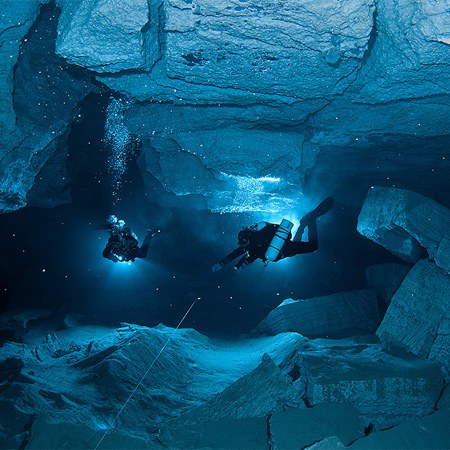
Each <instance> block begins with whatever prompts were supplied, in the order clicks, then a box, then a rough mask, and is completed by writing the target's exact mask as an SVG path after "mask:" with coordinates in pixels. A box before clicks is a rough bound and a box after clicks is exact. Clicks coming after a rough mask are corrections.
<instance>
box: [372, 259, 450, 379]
mask: <svg viewBox="0 0 450 450" xmlns="http://www.w3.org/2000/svg"><path fill="white" fill-rule="evenodd" d="M449 331H450V275H449V274H448V273H447V272H445V271H444V270H443V269H441V268H440V267H438V266H436V265H435V264H434V263H433V262H431V261H428V260H426V259H423V260H421V261H419V262H418V263H417V264H416V265H415V266H414V267H413V268H412V269H411V271H410V272H409V273H408V275H407V276H406V278H405V279H404V281H403V283H402V285H401V286H400V288H399V290H398V291H397V293H396V294H395V295H394V297H393V298H392V301H391V304H390V306H389V308H388V310H387V312H386V315H385V316H384V319H383V321H382V323H381V325H380V327H379V328H378V330H377V335H378V336H379V338H380V339H381V342H382V343H383V345H385V346H386V347H392V346H394V347H395V346H397V347H403V348H405V349H407V350H408V351H409V352H411V353H413V354H415V355H417V356H420V357H422V358H430V359H433V360H436V361H438V362H439V363H440V364H442V365H443V367H444V368H445V369H446V372H447V375H448V374H449V371H450V350H449V349H450V333H449Z"/></svg>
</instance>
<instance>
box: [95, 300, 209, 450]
mask: <svg viewBox="0 0 450 450" xmlns="http://www.w3.org/2000/svg"><path fill="white" fill-rule="evenodd" d="M199 299H200V297H198V298H196V299H195V300H194V301H193V302H192V305H191V306H190V307H189V309H188V310H187V311H186V314H185V315H184V316H183V318H182V319H181V320H180V322H179V323H178V325H177V326H176V328H175V329H174V330H173V331H172V333H171V335H170V336H169V339H167V341H166V343H165V344H164V345H163V346H162V348H161V350H160V351H159V353H158V354H157V355H156V356H155V359H154V360H153V361H152V363H151V364H150V365H149V366H148V369H147V370H146V371H145V373H144V375H142V377H141V379H140V380H139V383H138V384H137V385H136V387H135V388H134V389H133V391H132V392H131V394H130V395H129V397H128V398H127V400H126V402H125V403H124V404H123V405H122V407H121V408H120V410H119V412H118V413H117V414H116V417H114V419H113V421H112V423H111V427H110V428H107V429H106V431H105V432H104V433H103V436H102V437H101V439H100V440H99V441H98V443H97V445H96V446H95V447H94V450H97V448H98V447H99V445H100V444H101V443H102V441H103V439H105V437H106V435H107V434H108V431H109V430H110V429H111V428H112V427H113V426H114V424H115V422H116V420H117V419H118V418H119V416H120V414H121V413H122V411H123V410H124V409H125V406H127V404H128V402H129V401H130V400H131V397H133V395H134V393H135V392H136V391H137V390H138V389H139V386H140V385H141V384H142V382H143V381H144V378H145V377H146V376H147V374H148V373H149V372H150V370H151V369H152V367H153V366H154V365H155V363H156V361H157V360H158V358H159V357H160V356H161V353H162V352H163V351H164V349H165V348H166V347H167V344H168V343H169V342H170V341H171V340H172V337H173V335H174V333H175V331H177V330H178V328H180V326H181V324H182V323H183V321H184V319H186V317H187V315H188V314H189V313H190V311H191V309H192V308H193V307H194V305H195V303H196V302H197V300H199Z"/></svg>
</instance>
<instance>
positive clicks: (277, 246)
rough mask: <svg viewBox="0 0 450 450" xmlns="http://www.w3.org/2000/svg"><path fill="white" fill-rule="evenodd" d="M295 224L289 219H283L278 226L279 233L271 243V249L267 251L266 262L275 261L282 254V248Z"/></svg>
mask: <svg viewBox="0 0 450 450" xmlns="http://www.w3.org/2000/svg"><path fill="white" fill-rule="evenodd" d="M293 226H294V224H293V223H292V222H290V221H289V220H287V219H283V220H282V221H281V223H280V225H278V229H277V232H276V233H275V236H274V237H273V238H272V241H271V242H270V245H269V248H268V249H267V250H266V254H265V256H264V257H265V259H266V261H275V260H276V259H277V258H278V255H279V254H280V251H281V247H283V245H284V243H285V242H286V239H287V238H288V237H289V233H290V232H291V230H292V227H293Z"/></svg>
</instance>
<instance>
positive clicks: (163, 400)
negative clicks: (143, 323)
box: [0, 325, 443, 448]
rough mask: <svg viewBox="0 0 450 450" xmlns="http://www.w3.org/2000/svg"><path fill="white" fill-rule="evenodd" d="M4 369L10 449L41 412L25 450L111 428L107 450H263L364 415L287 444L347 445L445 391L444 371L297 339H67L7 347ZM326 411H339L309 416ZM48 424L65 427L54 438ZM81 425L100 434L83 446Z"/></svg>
mask: <svg viewBox="0 0 450 450" xmlns="http://www.w3.org/2000/svg"><path fill="white" fill-rule="evenodd" d="M35 339H36V336H35ZM162 349H163V351H161V350H162ZM264 354H266V355H265V356H263V355H264ZM261 358H263V361H262V362H261ZM0 362H3V363H2V367H3V369H4V370H3V373H4V379H3V381H2V384H1V386H2V401H3V402H4V408H3V409H2V411H6V412H7V413H8V414H11V411H12V409H11V408H12V407H14V408H15V409H14V411H15V412H14V414H15V417H16V416H17V420H16V421H15V424H17V426H16V425H14V424H12V423H9V422H8V421H6V420H3V419H2V423H8V424H9V425H8V427H7V429H6V428H5V429H4V430H3V433H4V435H5V439H8V440H9V441H11V440H12V441H14V442H21V441H23V440H24V439H28V438H27V436H29V430H30V427H31V424H32V422H35V418H34V415H35V414H36V412H39V415H40V417H44V416H45V420H44V422H45V423H42V422H37V423H36V424H35V426H34V428H33V429H34V431H33V430H32V433H31V434H32V440H31V442H34V443H33V444H31V443H30V445H35V446H36V447H38V446H39V445H44V443H46V446H48V447H50V448H51V447H52V446H55V447H58V445H60V442H61V439H63V438H64V439H66V440H70V442H72V443H73V445H72V446H74V447H76V446H77V445H80V446H84V445H85V438H86V436H89V439H90V438H91V437H92V440H95V439H97V438H100V434H101V431H100V432H99V433H97V434H94V431H95V430H106V429H110V428H112V427H116V426H117V427H119V432H118V434H115V433H114V432H112V431H113V430H111V432H112V433H111V435H109V433H108V435H109V436H110V437H109V438H108V440H107V442H110V443H111V444H108V445H113V443H114V439H113V438H114V436H116V437H117V438H118V439H119V440H118V442H119V443H120V442H122V441H123V442H128V443H129V445H132V444H131V442H133V439H135V438H136V439H137V441H136V442H137V443H136V445H137V446H140V445H141V444H140V443H139V442H142V441H141V440H140V439H141V437H143V439H144V441H145V442H147V443H148V445H149V446H150V447H151V446H152V445H153V443H152V442H153V441H152V437H153V438H154V437H156V436H158V438H159V440H160V441H161V442H162V443H163V444H164V445H167V446H169V447H171V448H199V447H200V446H201V445H200V443H201V442H204V443H205V444H203V445H204V446H206V443H210V445H211V446H213V447H215V448H223V445H224V444H223V443H224V442H227V445H228V447H229V446H230V445H231V444H230V443H233V447H236V448H237V447H240V446H244V447H240V448H245V446H247V447H248V448H255V447H257V448H260V446H261V445H264V444H262V443H263V442H267V439H268V435H267V430H268V428H267V427H268V425H270V426H271V424H273V430H274V433H273V439H274V442H275V441H276V440H277V439H284V438H283V436H282V434H283V433H282V432H281V429H282V428H283V427H284V425H283V423H285V422H286V420H287V419H286V418H289V421H290V423H291V422H292V421H294V422H295V421H300V422H302V421H303V420H305V421H307V420H312V421H315V420H316V419H317V417H328V416H327V414H328V415H329V414H330V413H329V412H327V411H334V412H335V414H334V415H336V414H338V415H339V418H336V420H337V421H338V422H339V421H340V420H341V419H342V417H341V416H343V415H344V414H345V416H346V417H352V418H353V417H356V415H358V414H359V415H360V416H361V420H362V425H361V426H359V425H357V422H358V421H357V420H356V419H355V420H353V419H352V420H351V421H350V423H348V427H346V428H344V429H343V430H342V431H339V432H338V431H336V428H333V427H328V426H325V425H324V426H322V425H319V424H316V425H317V426H313V425H311V426H308V427H307V429H298V430H291V435H290V436H292V437H293V438H295V440H300V441H301V442H305V445H308V444H309V445H312V444H313V443H314V442H315V441H316V440H322V439H325V438H327V437H328V436H330V435H337V436H339V437H340V438H341V439H342V440H343V441H345V442H348V441H349V440H351V439H352V436H354V437H355V438H356V437H357V436H359V435H362V433H363V430H364V427H366V426H368V425H369V424H371V423H372V424H375V425H376V426H377V427H379V428H383V427H387V426H391V425H395V424H396V423H398V422H400V421H401V420H404V419H406V418H412V417H420V416H422V415H424V414H428V413H430V412H432V410H433V408H434V406H435V404H436V402H437V399H438V398H439V396H440V394H441V389H442V384H443V382H442V377H441V375H440V373H439V365H438V364H437V363H435V362H433V361H426V360H421V359H417V358H416V357H413V356H411V355H410V356H405V355H404V354H400V353H399V354H398V355H396V356H393V355H388V354H386V353H385V352H383V351H382V350H381V348H380V346H379V345H377V344H372V345H360V344H356V343H355V341H354V340H352V339H347V340H340V341H334V340H326V339H322V340H314V341H309V340H307V339H306V338H304V337H302V336H301V335H299V334H298V333H283V334H280V335H277V336H273V337H259V338H253V339H249V338H246V339H244V338H243V339H240V340H237V341H233V342H224V341H219V340H213V339H208V338H206V337H205V336H202V335H200V334H199V333H197V332H195V331H194V330H188V329H183V330H181V329H178V330H173V329H169V328H166V327H163V326H159V327H156V328H154V329H150V328H146V327H140V326H135V325H126V326H124V327H122V328H119V329H117V330H108V329H104V328H99V327H78V328H75V327H74V328H69V329H66V330H61V331H57V332H54V333H52V334H50V335H49V336H47V337H46V338H45V339H44V342H39V341H38V340H37V339H36V340H35V342H31V341H29V342H27V343H25V344H19V343H12V342H9V343H6V344H5V345H4V346H3V347H2V348H0ZM330 402H331V403H339V404H340V405H335V406H330V407H327V406H325V405H321V406H320V408H318V409H314V408H312V411H310V410H309V409H308V408H306V407H311V406H315V405H319V404H324V403H330ZM124 405H125V406H124ZM122 406H124V408H123V409H121V408H122ZM350 406H352V407H354V408H356V410H357V411H358V414H357V413H355V410H353V409H352V408H350ZM349 408H350V409H349ZM119 411H120V413H119V414H118V412H119ZM283 411H284V412H283ZM288 411H289V412H288ZM339 411H341V413H342V414H341V413H339ZM352 411H353V412H352ZM117 414H118V416H117ZM0 416H1V413H0ZM116 416H117V417H116ZM115 418H116V419H117V420H116V421H115ZM308 418H309V419H308ZM285 419H286V420H285ZM324 420H325V419H324ZM358 420H359V419H358ZM271 421H273V422H271ZM327 422H328V420H327ZM52 423H54V424H59V425H58V426H56V427H55V433H54V435H52V436H48V430H49V429H51V428H49V427H50V425H48V424H52ZM339 423H340V422H339ZM80 424H81V425H83V427H89V428H90V429H92V430H94V431H93V432H89V431H88V430H86V433H85V434H83V435H80V436H78V435H77V433H79V432H81V431H80V430H82V428H77V426H78V425H80ZM338 428H339V427H338ZM39 430H40V431H39ZM122 430H123V431H124V432H125V434H121V432H122ZM158 430H159V435H158ZM83 433H84V432H83ZM355 433H356V434H355ZM33 436H34V437H33ZM109 439H112V440H111V441H110V440H109ZM130 439H131V440H130ZM12 441H11V442H12ZM138 441H139V442H138ZM91 442H92V441H91ZM283 442H284V441H283ZM117 445H119V444H117ZM121 445H122V444H121ZM124 445H125V444H124ZM144 445H147V444H144ZM55 447H53V448H55ZM33 448H35V447H33Z"/></svg>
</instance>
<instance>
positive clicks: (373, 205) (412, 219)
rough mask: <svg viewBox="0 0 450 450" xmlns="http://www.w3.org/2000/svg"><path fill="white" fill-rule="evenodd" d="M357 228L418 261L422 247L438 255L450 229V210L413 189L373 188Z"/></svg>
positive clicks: (430, 253)
mask: <svg viewBox="0 0 450 450" xmlns="http://www.w3.org/2000/svg"><path fill="white" fill-rule="evenodd" d="M357 229H358V231H359V233H361V234H362V235H363V236H366V237H367V238H369V239H371V240H372V241H374V242H376V243H378V244H380V245H382V246H384V247H385V248H387V249H388V250H389V251H391V252H392V253H393V254H394V255H397V256H399V257H400V258H402V259H404V260H405V261H408V262H416V261H417V260H418V259H419V258H420V256H421V247H423V248H425V249H426V250H427V252H428V253H429V255H430V256H431V257H433V258H434V257H435V255H436V253H437V251H438V247H439V245H440V243H441V241H442V239H443V238H444V237H445V236H446V235H447V233H448V230H449V229H450V210H449V209H447V208H446V207H444V206H442V205H440V204H439V203H437V202H435V201H434V200H431V199H429V198H427V197H424V196H423V195H420V194H417V193H415V192H412V191H407V190H403V189H397V188H385V187H372V188H371V189H369V192H368V193H367V196H366V199H365V202H364V205H363V207H362V210H361V213H360V214H359V217H358V226H357Z"/></svg>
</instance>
